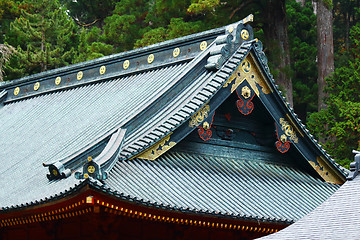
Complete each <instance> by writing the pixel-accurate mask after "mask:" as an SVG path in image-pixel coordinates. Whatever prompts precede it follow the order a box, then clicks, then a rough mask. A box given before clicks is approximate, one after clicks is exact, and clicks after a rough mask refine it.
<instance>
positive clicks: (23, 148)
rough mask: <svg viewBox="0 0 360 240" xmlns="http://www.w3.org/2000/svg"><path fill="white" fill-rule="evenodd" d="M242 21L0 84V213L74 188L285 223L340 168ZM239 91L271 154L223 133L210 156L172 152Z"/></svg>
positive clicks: (327, 186) (322, 193) (317, 196)
mask: <svg viewBox="0 0 360 240" xmlns="http://www.w3.org/2000/svg"><path fill="white" fill-rule="evenodd" d="M249 19H250V18H246V19H244V20H242V21H240V22H238V23H234V24H231V25H228V26H225V27H223V28H219V29H214V30H210V31H206V32H203V33H199V34H194V35H190V36H187V37H182V38H179V39H175V40H171V41H167V42H164V43H160V44H155V45H152V46H149V47H146V48H141V49H137V50H133V51H129V52H126V53H121V54H116V55H113V56H109V57H104V58H100V59H96V60H93V61H89V62H85V63H81V64H76V65H72V66H68V67H65V68H60V69H56V70H52V71H49V72H45V73H41V74H37V75H33V76H29V77H26V78H23V79H19V80H15V81H12V82H9V83H2V84H1V85H0V101H1V102H0V104H1V105H0V135H1V138H0V144H1V146H2V149H3V150H2V151H1V152H0V164H1V166H2V169H1V170H0V184H1V186H3V189H2V191H1V193H0V213H1V211H5V212H6V211H12V210H15V209H18V208H23V207H27V206H32V205H36V204H41V203H44V202H48V201H52V200H53V199H58V198H62V197H64V196H65V195H67V194H71V193H73V192H74V191H76V190H77V189H79V187H81V186H83V185H84V184H89V185H92V186H97V187H99V186H100V187H99V189H107V190H106V192H107V193H109V194H114V196H116V197H119V198H120V199H122V196H128V197H127V198H126V199H132V200H136V201H140V202H141V203H146V202H147V203H151V204H152V205H154V206H156V207H164V206H166V207H167V208H169V209H173V210H177V211H191V212H196V213H204V214H205V213H206V214H220V215H224V216H230V217H235V218H241V219H253V220H254V219H261V220H264V221H277V222H285V223H290V222H293V221H296V220H298V219H300V218H301V217H302V216H304V215H305V214H307V213H308V212H310V211H311V210H312V209H314V208H315V207H316V206H317V205H319V204H320V203H321V202H322V201H324V200H325V199H326V198H327V197H329V196H330V195H331V194H332V193H333V192H334V191H336V189H337V188H338V187H339V185H337V184H342V183H343V182H344V181H345V176H346V175H347V172H346V171H344V170H343V169H342V168H341V167H339V166H338V165H336V164H335V162H334V160H333V159H331V157H330V156H329V155H328V154H327V153H326V152H325V151H324V150H323V149H322V148H321V146H320V145H319V144H317V142H316V140H315V139H314V138H313V137H312V135H311V134H310V133H309V132H308V130H307V129H306V128H305V126H304V125H303V124H302V123H301V121H300V119H298V118H297V116H296V114H295V113H294V112H293V109H292V108H290V106H289V105H288V104H287V103H286V101H285V99H284V98H283V97H282V96H281V92H280V91H279V89H278V88H277V86H276V85H275V80H274V79H273V77H272V75H271V74H270V70H269V68H268V66H267V60H266V57H265V54H264V52H263V50H262V44H261V42H260V41H258V40H257V39H253V34H252V29H251V27H250V26H249V25H248V24H247V22H248V21H249ZM250 69H251V70H250ZM244 73H245V75H243V74H244ZM246 74H248V75H246ZM242 76H245V78H243V77H242ZM245 85H246V86H245ZM240 87H242V88H243V89H246V88H248V89H249V90H248V91H249V92H247V93H249V94H251V96H252V97H251V99H254V102H255V101H256V104H258V105H259V106H257V107H258V108H259V107H260V105H261V109H262V111H263V112H266V114H267V115H266V117H267V118H269V121H268V122H271V125H270V129H276V136H277V140H278V141H277V142H278V144H279V145H280V147H279V146H277V147H278V150H279V151H280V152H281V153H279V152H277V150H276V147H274V146H272V147H270V148H269V147H262V146H252V145H251V144H250V145H249V146H248V145H246V144H245V145H244V144H242V145H239V146H237V145H236V144H235V143H231V142H230V141H227V140H226V141H225V140H221V141H220V140H219V141H218V140H216V141H215V140H214V141H213V142H212V140H210V141H208V142H210V144H213V146H212V147H211V149H217V147H219V143H221V144H222V147H221V149H219V151H217V152H216V153H215V152H212V153H209V152H206V151H199V150H196V151H190V152H189V151H186V149H191V148H192V147H193V146H195V145H196V144H192V143H191V144H190V145H191V146H187V147H185V148H181V146H184V145H182V144H185V145H186V142H188V141H190V142H191V141H192V140H191V139H190V140H188V139H189V137H191V135H194V134H195V135H196V134H197V132H198V131H201V130H204V128H206V129H205V130H206V133H208V131H207V130H209V129H208V128H211V127H212V123H213V120H214V114H215V110H217V109H219V107H220V106H224V102H225V100H226V99H228V98H229V97H231V96H236V95H235V94H236V93H238V92H237V91H238V88H240ZM245 87H246V88H245ZM238 96H239V98H240V97H241V94H240V95H239V94H238ZM246 99H247V97H246ZM250 105H251V104H250ZM247 110H248V109H247ZM246 114H249V113H248V112H247V113H246ZM264 116H265V115H264ZM270 135H271V136H270V138H273V137H274V135H275V134H274V133H271V134H270ZM209 136H210V137H211V134H210V135H205V136H204V135H203V136H201V137H202V138H203V140H204V137H205V140H208V139H207V138H209ZM284 136H285V140H286V141H284V142H282V140H283V137H284ZM280 137H281V141H280ZM275 140H276V139H275ZM224 141H225V142H224ZM199 144H200V143H199ZM221 144H220V145H221ZM231 144H233V145H234V144H235V145H236V147H232V148H231V149H230V148H229V146H231ZM235 145H234V146H235ZM196 146H197V145H196ZM289 148H291V149H290V151H289ZM199 149H209V147H208V145H206V146H205V145H203V143H202V144H200V145H199ZM287 151H289V152H288V153H286V152H287ZM221 152H225V153H226V154H225V155H224V154H222V153H221ZM245 153H246V154H245ZM282 153H283V154H282ZM286 154H289V155H286ZM299 166H300V167H299ZM302 166H303V167H302ZM46 176H47V177H46ZM89 179H90V180H89ZM209 179H211V181H210V180H209ZM229 183H230V184H229ZM334 183H336V184H334ZM279 189H281V190H282V191H279ZM284 189H285V190H286V191H285V190H284ZM115 193H116V194H115ZM245 196H246V197H245ZM239 199H241V201H239Z"/></svg>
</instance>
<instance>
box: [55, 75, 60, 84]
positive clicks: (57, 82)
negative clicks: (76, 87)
mask: <svg viewBox="0 0 360 240" xmlns="http://www.w3.org/2000/svg"><path fill="white" fill-rule="evenodd" d="M60 83H61V77H57V78H55V84H56V85H59V84H60Z"/></svg>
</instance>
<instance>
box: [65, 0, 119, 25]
mask: <svg viewBox="0 0 360 240" xmlns="http://www.w3.org/2000/svg"><path fill="white" fill-rule="evenodd" d="M60 1H61V3H62V4H63V5H64V7H65V8H66V9H68V10H69V14H70V16H72V17H73V19H74V20H75V22H76V23H77V24H78V25H80V26H82V27H92V26H97V27H100V28H101V27H102V26H103V24H104V19H105V18H106V17H108V16H110V15H111V13H112V11H113V10H114V8H115V3H116V2H117V1H116V0H76V1H74V0H60Z"/></svg>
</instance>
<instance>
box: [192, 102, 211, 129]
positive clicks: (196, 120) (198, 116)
mask: <svg viewBox="0 0 360 240" xmlns="http://www.w3.org/2000/svg"><path fill="white" fill-rule="evenodd" d="M209 112H210V106H209V105H207V104H206V105H205V106H203V107H202V108H201V109H200V110H199V111H198V112H197V113H195V114H194V115H193V116H191V118H190V122H189V127H191V128H192V127H197V126H199V125H200V123H201V122H202V121H204V120H205V118H207V117H208V116H209Z"/></svg>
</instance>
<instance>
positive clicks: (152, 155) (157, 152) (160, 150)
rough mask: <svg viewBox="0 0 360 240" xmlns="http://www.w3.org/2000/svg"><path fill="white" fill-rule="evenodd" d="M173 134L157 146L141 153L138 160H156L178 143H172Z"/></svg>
mask: <svg viewBox="0 0 360 240" xmlns="http://www.w3.org/2000/svg"><path fill="white" fill-rule="evenodd" d="M171 134H172V133H170V134H169V135H167V136H166V137H164V138H163V139H161V140H160V141H159V142H157V143H156V144H155V145H153V146H152V147H150V148H149V149H147V150H145V151H144V152H142V153H140V154H139V155H138V156H136V158H140V159H146V160H155V159H156V158H158V157H159V156H161V155H162V154H164V153H165V152H167V151H168V150H169V149H170V148H172V147H173V146H175V145H176V142H173V141H170V136H171Z"/></svg>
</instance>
